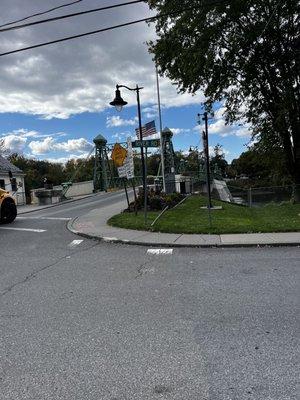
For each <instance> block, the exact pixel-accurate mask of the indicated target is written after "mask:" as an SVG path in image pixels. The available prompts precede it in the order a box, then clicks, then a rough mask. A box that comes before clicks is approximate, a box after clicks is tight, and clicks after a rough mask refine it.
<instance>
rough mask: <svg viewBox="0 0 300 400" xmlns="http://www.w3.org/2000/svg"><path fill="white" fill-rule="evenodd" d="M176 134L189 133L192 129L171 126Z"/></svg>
mask: <svg viewBox="0 0 300 400" xmlns="http://www.w3.org/2000/svg"><path fill="white" fill-rule="evenodd" d="M170 130H171V131H172V132H173V134H174V135H179V134H180V133H189V132H190V131H191V130H190V129H185V128H170Z"/></svg>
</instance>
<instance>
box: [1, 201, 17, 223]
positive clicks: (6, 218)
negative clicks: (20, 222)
mask: <svg viewBox="0 0 300 400" xmlns="http://www.w3.org/2000/svg"><path fill="white" fill-rule="evenodd" d="M16 216H17V207H16V205H15V203H14V202H13V201H11V200H4V201H3V203H2V206H1V216H0V222H1V224H10V223H11V222H13V221H14V220H15V218H16Z"/></svg>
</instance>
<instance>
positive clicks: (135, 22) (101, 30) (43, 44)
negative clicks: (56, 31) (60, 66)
mask: <svg viewBox="0 0 300 400" xmlns="http://www.w3.org/2000/svg"><path fill="white" fill-rule="evenodd" d="M157 18H160V16H159V15H156V16H155V17H148V18H143V19H138V20H135V21H130V22H125V23H123V24H119V25H114V26H109V27H107V28H103V29H97V30H96V31H90V32H85V33H80V34H78V35H74V36H67V37H64V38H61V39H56V40H51V41H50V42H44V43H39V44H35V45H32V46H28V47H22V48H20V49H17V50H11V51H6V52H5V53H0V57H3V56H7V55H8V54H14V53H19V52H21V51H26V50H31V49H36V48H37V47H43V46H49V45H50V44H55V43H61V42H66V41H67V40H73V39H78V38H80V37H84V36H89V35H95V34H96V33H102V32H106V31H111V30H113V29H117V28H122V27H124V26H129V25H134V24H137V23H139V22H146V21H150V20H154V19H157Z"/></svg>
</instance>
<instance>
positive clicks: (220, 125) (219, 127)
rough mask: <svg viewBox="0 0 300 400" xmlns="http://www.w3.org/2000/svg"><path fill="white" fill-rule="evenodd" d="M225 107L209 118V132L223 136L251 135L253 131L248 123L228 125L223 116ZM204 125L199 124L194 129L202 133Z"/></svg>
mask: <svg viewBox="0 0 300 400" xmlns="http://www.w3.org/2000/svg"><path fill="white" fill-rule="evenodd" d="M224 111H225V107H220V108H219V109H218V110H217V111H215V113H214V117H213V118H211V119H210V120H209V125H208V132H209V134H211V135H219V136H221V137H227V136H237V137H250V136H251V132H250V131H249V125H248V124H246V123H245V124H243V125H240V124H233V125H226V123H225V118H224V116H223V114H224ZM203 129H204V125H203V124H201V125H197V126H195V127H194V129H193V130H194V131H196V132H199V133H202V131H203Z"/></svg>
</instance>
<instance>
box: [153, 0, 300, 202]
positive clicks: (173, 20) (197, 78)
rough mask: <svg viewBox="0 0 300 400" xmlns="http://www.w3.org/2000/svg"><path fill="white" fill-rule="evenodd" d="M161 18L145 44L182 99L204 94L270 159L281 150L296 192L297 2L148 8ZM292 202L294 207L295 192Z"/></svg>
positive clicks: (160, 3) (299, 121)
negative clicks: (247, 129)
mask: <svg viewBox="0 0 300 400" xmlns="http://www.w3.org/2000/svg"><path fill="white" fill-rule="evenodd" d="M148 3H149V5H150V7H151V8H152V9H156V10H157V12H158V14H160V18H159V19H157V22H156V32H157V36H158V37H157V40H156V41H155V42H152V43H150V44H149V47H150V51H151V52H152V53H153V54H154V59H155V62H156V63H157V65H158V66H159V69H160V72H161V73H162V74H166V75H167V76H168V77H169V78H171V79H172V80H173V81H175V82H177V84H178V87H179V90H180V91H181V92H186V91H188V92H191V93H195V92H197V91H198V90H199V89H202V90H204V94H205V96H206V99H207V100H206V102H205V105H206V108H207V109H208V110H209V109H211V108H212V105H213V104H214V103H215V102H220V101H221V102H223V103H224V105H225V109H226V112H225V117H226V120H227V122H228V123H233V122H235V121H237V120H242V121H245V122H247V123H249V124H250V126H251V127H252V131H253V135H254V136H256V140H257V141H258V142H259V143H260V144H261V146H262V147H265V148H268V149H269V151H273V150H276V149H277V150H278V149H279V150H280V149H282V150H283V152H284V154H285V162H286V165H287V168H288V171H289V173H290V175H291V176H292V179H293V181H294V183H297V184H300V68H299V64H300V63H299V57H300V18H299V11H300V2H299V0H247V1H245V0H181V1H180V2H178V1H177V0H148ZM297 197H298V198H297V200H300V191H299V192H298V196H297Z"/></svg>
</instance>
